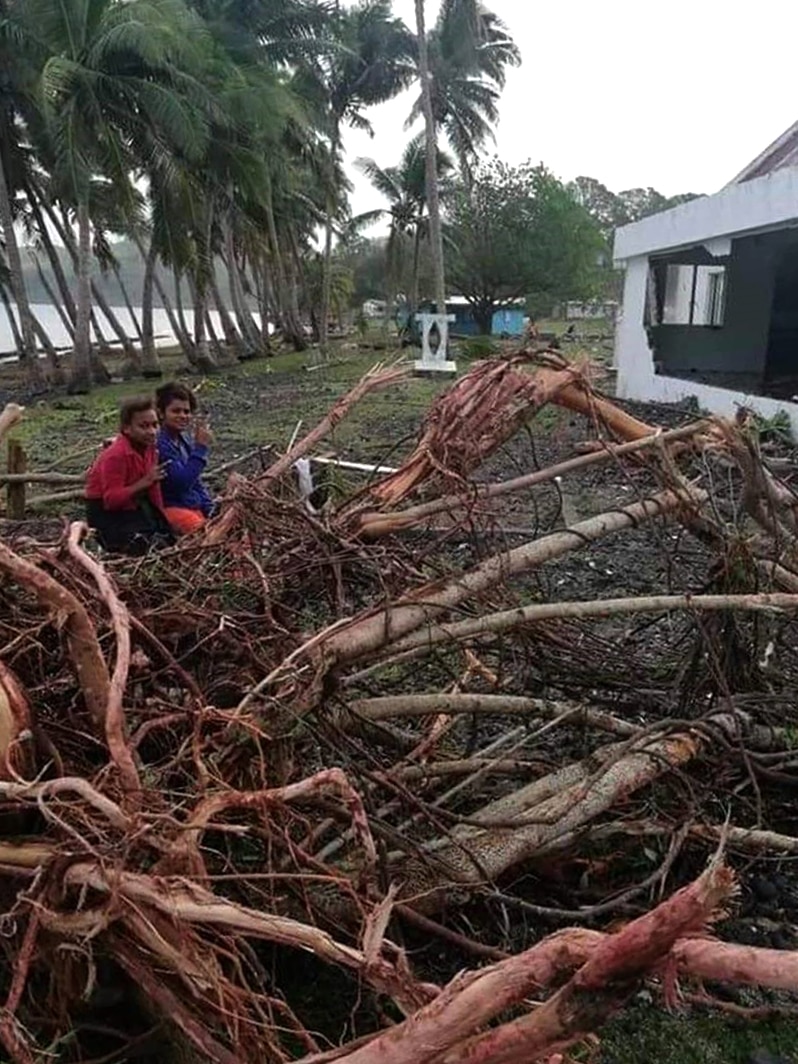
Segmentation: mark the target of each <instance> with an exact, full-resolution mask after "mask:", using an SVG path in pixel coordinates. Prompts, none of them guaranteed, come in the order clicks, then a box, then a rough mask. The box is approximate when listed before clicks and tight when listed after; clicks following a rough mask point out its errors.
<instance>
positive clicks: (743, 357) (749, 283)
mask: <svg viewBox="0 0 798 1064" xmlns="http://www.w3.org/2000/svg"><path fill="white" fill-rule="evenodd" d="M796 242H798V234H796V232H795V230H785V231H782V232H778V233H767V234H760V235H757V236H751V237H743V238H741V239H738V240H734V241H733V243H732V253H731V256H730V257H729V258H728V259H726V260H714V261H719V262H723V263H724V264H725V266H726V278H725V288H726V291H725V299H724V313H723V318H722V324H719V325H715V324H712V323H707V324H703V323H702V324H692V325H690V324H685V323H680V324H674V323H669V322H668V321H667V316H665V320H664V323H662V324H654V325H651V326H649V337H650V343H651V347H652V350H653V353H654V361H655V368H656V370H657V372H659V373H663V374H666V375H668V376H677V377H685V376H686V377H688V378H690V379H694V380H698V381H702V382H704V383H706V384H710V385H717V386H719V387H723V388H734V389H736V390H742V391H746V392H748V391H753V392H757V391H760V390H761V389H762V387H763V386H764V384H765V379H766V369H767V356H768V344H769V338H770V324H771V313H772V309H773V296H774V290H775V282H776V273H777V270H778V268H779V264H780V262H781V261H782V258H783V256H784V252H785V249H786V248H787V247H789V246H790V245H795V244H796ZM681 257H682V258H686V257H687V256H684V255H683V256H681ZM674 258H676V259H678V258H679V256H670V257H669V259H666V260H665V261H670V260H672V259H674ZM657 261H662V260H656V259H654V260H652V267H654V268H655V269H656V263H657ZM710 261H712V260H710ZM697 295H698V297H699V298H698V299H697V300H696V302H697V303H698V305H699V307H702V306H703V305H704V303H703V301H701V299H700V296H701V293H700V292H699V293H698V294H697Z"/></svg>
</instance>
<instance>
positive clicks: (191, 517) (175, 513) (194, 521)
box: [164, 506, 205, 536]
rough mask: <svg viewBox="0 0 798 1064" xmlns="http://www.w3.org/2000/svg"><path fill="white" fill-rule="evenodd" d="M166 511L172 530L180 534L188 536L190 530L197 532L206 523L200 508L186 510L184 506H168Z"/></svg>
mask: <svg viewBox="0 0 798 1064" xmlns="http://www.w3.org/2000/svg"><path fill="white" fill-rule="evenodd" d="M164 513H165V514H166V520H167V521H168V522H169V524H170V525H171V526H172V531H173V532H174V533H176V534H177V535H178V536H187V535H188V534H189V532H196V531H197V529H198V528H202V526H203V525H204V524H205V518H204V516H203V515H202V514H201V513H200V512H199V510H184V509H183V507H182V506H166V507H165V508H164Z"/></svg>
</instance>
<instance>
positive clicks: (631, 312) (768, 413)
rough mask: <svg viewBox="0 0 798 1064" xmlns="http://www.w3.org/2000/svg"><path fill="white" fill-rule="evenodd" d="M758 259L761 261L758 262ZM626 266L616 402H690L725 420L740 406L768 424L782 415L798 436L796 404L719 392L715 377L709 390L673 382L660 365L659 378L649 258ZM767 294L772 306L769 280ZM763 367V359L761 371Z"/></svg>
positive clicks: (748, 392)
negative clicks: (649, 317) (649, 316)
mask: <svg viewBox="0 0 798 1064" xmlns="http://www.w3.org/2000/svg"><path fill="white" fill-rule="evenodd" d="M796 246H798V245H796ZM756 258H757V259H758V258H759V257H758V256H756ZM749 262H753V259H749ZM625 265H626V272H625V277H624V297H623V312H622V314H621V317H620V320H619V322H618V328H617V331H616V338H615V369H616V371H617V394H618V396H619V397H620V398H622V399H640V400H644V401H659V402H666V403H674V402H681V401H682V400H685V399H688V398H691V397H692V398H695V399H696V400H697V401H698V403H699V405H700V406H702V407H703V408H704V409H707V410H711V411H714V412H715V413H718V414H725V415H729V416H733V415H734V414H735V413H736V411H737V409H738V408H739V406H740V405H741V404H744V405H746V406H749V407H751V408H752V409H754V410H756V411H757V412H758V413H760V414H761V415H762V416H763V417H767V418H769V417H774V416H775V415H777V414H779V413H780V412H786V413H787V414H788V416H789V418H790V421H791V422H792V426H793V431H794V432H795V433H796V435H798V404H796V403H793V402H785V401H784V400H783V399H772V398H769V397H765V396H762V395H759V394H757V391H756V390H754V389H750V388H748V387H746V386H745V385H742V386H740V387H737V388H734V387H729V386H728V385H726V386H723V385H722V384H721V382H720V380H719V379H718V378H717V377H716V378H715V383H712V384H709V383H706V381H703V380H700V379H698V378H697V377H695V376H689V375H688V374H686V373H685V374H684V375H683V376H676V375H675V374H674V373H673V371H671V372H666V371H664V370H663V367H662V366H661V365H660V367H659V368H660V372H659V373H656V372H655V366H654V353H653V351H652V349H651V345H650V341H649V335H648V330H647V329H646V324H645V313H646V306H647V298H648V293H649V283H648V282H649V258H648V256H647V255H640V256H636V257H634V258H630V259H628V260H627V261H626V264H625ZM743 276H744V275H743V274H741V275H740V279H741V282H742V278H743ZM769 291H770V297H771V302H772V294H773V284H772V278H771V282H770V286H769ZM764 306H765V300H764V297H762V298H761V299H760V301H759V309H760V311H761V309H762V308H763V307H764ZM729 309H730V298H728V297H727V312H728V310H729ZM750 309H751V311H752V318H751V320H752V321H754V320H756V313H755V311H756V308H754V307H752V308H750ZM760 322H761V319H760ZM722 331H724V330H723V329H708V330H707V332H708V333H712V334H718V335H719V334H720V333H721V332H722ZM738 335H739V334H738ZM757 335H758V336H759V337H760V338H761V325H760V326H758V334H757ZM757 343H759V340H757ZM760 350H761V347H760ZM738 351H740V352H741V351H742V346H741V347H738ZM764 365H765V362H764V359H763V360H762V366H763V367H764ZM788 398H789V397H788Z"/></svg>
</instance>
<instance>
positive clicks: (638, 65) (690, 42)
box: [345, 0, 798, 213]
mask: <svg viewBox="0 0 798 1064" xmlns="http://www.w3.org/2000/svg"><path fill="white" fill-rule="evenodd" d="M486 5H487V6H488V7H490V8H491V9H492V10H493V11H495V13H496V14H497V15H498V16H499V17H500V18H501V19H502V20H503V21H504V22H505V23H506V25H507V26H508V27H509V29H510V32H511V34H512V36H513V37H514V39H515V41H516V43H517V44H518V45H519V47H520V49H521V51H522V53H523V60H524V61H523V65H522V66H521V67H520V68H519V69H517V70H511V71H510V74H509V78H508V83H507V87H506V89H505V91H504V95H503V97H502V101H501V123H500V125H499V127H498V129H497V130H496V146H495V153H496V154H498V155H499V156H500V157H501V158H502V159H504V160H506V161H507V162H510V163H519V162H523V161H525V160H527V159H531V160H532V162H534V163H538V162H544V163H545V164H546V165H547V166H548V167H549V168H550V169H551V170H553V171H554V173H555V174H557V176H558V177H560V178H562V179H563V180H570V179H571V178H574V177H576V176H578V175H580V174H585V175H588V176H590V177H595V178H597V179H598V180H599V181H602V182H603V183H604V184H605V185H607V186H608V187H609V188H611V189H612V190H613V191H616V192H617V191H620V190H621V189H626V188H633V187H636V186H648V185H651V186H653V187H654V188H656V189H658V190H659V191H660V192H662V193H664V194H665V195H674V194H676V193H678V192H715V191H717V190H718V189H719V188H720V187H721V186H722V185H724V184H725V183H726V182H727V181H729V180H731V178H732V177H734V175H735V174H736V173H737V172H738V171H739V170H741V169H742V168H743V166H744V165H745V164H746V163H747V162H749V161H750V160H751V159H753V158H754V157H755V156H757V155H758V154H759V153H760V152H761V151H762V150H763V149H764V148H765V147H766V146H767V145H768V144H769V143H770V142H771V141H772V140H774V139H775V138H776V137H777V136H778V135H779V134H780V133H782V132H783V131H784V130H785V129H786V128H787V127H788V126H790V125H791V124H792V123H793V122H794V121H795V120H796V118H798V89H796V87H795V73H794V71H795V39H796V29H797V28H798V17H797V16H796V14H795V9H794V7H793V5H792V4H791V3H789V2H788V0H758V2H757V3H755V4H750V3H745V2H740V3H738V4H734V3H729V2H728V0H669V2H668V3H664V4H656V5H649V4H645V3H641V2H640V0H602V2H601V3H597V2H596V0H559V2H557V0H548V2H543V3H541V2H538V0H486ZM438 8H439V0H426V12H427V22H428V24H432V22H433V21H434V19H435V17H436V16H437V13H438ZM394 10H395V11H396V13H397V15H399V16H400V17H401V18H403V19H404V20H405V21H406V22H407V23H408V25H410V26H414V24H415V16H414V4H413V0H394ZM411 102H412V96H410V95H406V96H404V97H402V98H399V99H396V100H392V101H391V102H390V103H388V104H384V105H383V106H381V107H376V108H373V109H372V110H371V111H370V112H368V113H367V117H368V118H369V119H370V121H371V123H372V125H373V126H374V129H375V132H376V135H375V137H374V138H373V139H370V138H369V137H368V136H367V135H365V134H362V133H355V132H352V131H349V132H348V134H347V137H346V142H345V143H346V147H347V149H348V153H349V161H350V166H349V169H350V173H351V175H352V177H353V179H354V181H355V193H354V196H353V210H354V212H355V213H360V212H361V211H365V210H370V209H372V208H376V207H380V206H383V201H382V199H381V197H380V196H379V194H378V193H375V192H374V191H373V190H372V189H371V188H370V186H369V184H368V182H367V181H365V180H364V179H363V178H362V177H361V176H359V175H358V174H357V173H356V172H354V171H353V170H352V167H351V160H353V159H354V158H356V157H357V156H359V155H366V156H369V157H371V158H374V159H376V161H377V162H378V163H379V164H380V165H381V166H391V165H393V164H394V163H396V162H398V161H399V158H400V156H401V152H402V148H403V145H404V142H405V140H406V137H407V134H406V133H405V132H404V130H403V123H404V119H405V117H406V116H407V113H408V111H409V109H410V103H411Z"/></svg>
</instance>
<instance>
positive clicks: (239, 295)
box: [224, 221, 259, 357]
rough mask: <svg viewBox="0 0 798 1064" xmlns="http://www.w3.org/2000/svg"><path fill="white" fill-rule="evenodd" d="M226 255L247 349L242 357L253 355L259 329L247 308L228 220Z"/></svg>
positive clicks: (234, 302) (233, 294) (225, 226)
mask: <svg viewBox="0 0 798 1064" xmlns="http://www.w3.org/2000/svg"><path fill="white" fill-rule="evenodd" d="M224 242H225V256H224V264H225V266H226V267H227V276H228V279H229V284H230V298H231V300H232V301H233V313H234V314H235V316H236V323H237V325H238V328H239V330H240V331H241V335H242V336H243V337H244V347H245V349H246V350H245V351H244V352H242V356H241V357H252V355H254V354H255V352H256V351H257V349H258V345H259V341H258V335H257V331H256V330H255V328H254V325H253V323H252V319H251V318H250V316H249V311H248V310H247V307H246V304H245V301H244V293H243V290H242V288H241V277H240V275H239V273H238V264H237V263H236V255H235V238H234V236H233V226H232V224H231V223H230V222H229V221H227V222H225V223H224Z"/></svg>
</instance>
